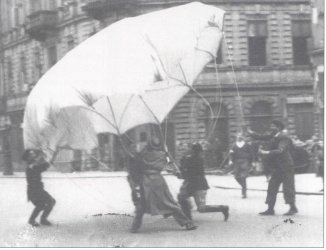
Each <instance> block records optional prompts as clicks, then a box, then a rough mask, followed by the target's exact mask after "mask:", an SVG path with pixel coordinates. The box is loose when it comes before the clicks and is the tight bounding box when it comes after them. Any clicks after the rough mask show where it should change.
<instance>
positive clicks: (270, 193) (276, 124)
mask: <svg viewBox="0 0 326 250" xmlns="http://www.w3.org/2000/svg"><path fill="white" fill-rule="evenodd" d="M283 129H284V124H283V123H282V122H281V121H278V120H273V121H272V123H271V127H270V130H271V133H270V134H266V135H260V134H256V133H255V132H253V131H251V130H248V133H249V135H250V136H251V137H253V138H255V139H260V140H268V141H269V142H270V150H262V149H260V150H259V153H260V154H261V155H262V156H263V157H266V158H268V159H270V162H272V164H273V166H272V168H273V169H272V170H271V171H272V172H271V178H270V181H269V183H268V190H267V197H266V202H265V203H266V204H268V209H267V210H266V211H264V212H261V213H260V215H274V214H275V212H274V206H275V203H276V197H277V193H278V190H279V187H280V185H281V184H282V183H283V193H284V199H285V203H286V204H289V205H290V209H289V211H288V212H287V213H285V214H284V215H293V214H295V213H297V212H298V209H297V207H296V206H295V185H294V164H293V159H292V156H291V154H290V150H291V147H293V145H292V140H291V139H290V138H289V137H288V136H287V135H286V134H285V133H284V132H282V131H283Z"/></svg>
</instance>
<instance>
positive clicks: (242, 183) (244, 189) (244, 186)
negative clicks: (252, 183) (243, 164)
mask: <svg viewBox="0 0 326 250" xmlns="http://www.w3.org/2000/svg"><path fill="white" fill-rule="evenodd" d="M235 179H236V181H237V182H238V183H239V184H240V186H241V193H242V196H246V195H247V180H246V178H244V177H240V176H237V177H235Z"/></svg>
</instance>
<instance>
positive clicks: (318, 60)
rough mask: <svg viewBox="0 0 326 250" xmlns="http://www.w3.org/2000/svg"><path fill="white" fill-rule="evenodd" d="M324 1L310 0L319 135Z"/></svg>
mask: <svg viewBox="0 0 326 250" xmlns="http://www.w3.org/2000/svg"><path fill="white" fill-rule="evenodd" d="M324 10H325V1H323V0H313V1H312V18H311V21H312V46H311V61H312V65H313V71H314V97H315V98H314V99H315V109H316V110H315V111H316V113H317V114H318V115H319V127H320V128H321V129H320V133H319V135H320V137H321V138H323V136H324V74H325V72H324V44H325V40H324V36H325V31H324V29H325V28H324V24H325V19H324V12H325V11H324Z"/></svg>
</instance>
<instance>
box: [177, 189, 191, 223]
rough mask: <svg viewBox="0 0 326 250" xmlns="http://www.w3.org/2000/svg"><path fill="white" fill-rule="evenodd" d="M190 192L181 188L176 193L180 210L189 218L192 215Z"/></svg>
mask: <svg viewBox="0 0 326 250" xmlns="http://www.w3.org/2000/svg"><path fill="white" fill-rule="evenodd" d="M190 196H191V195H190V194H188V192H186V190H185V189H183V188H181V189H180V193H179V194H178V202H179V204H180V206H181V209H182V212H183V213H184V214H185V215H186V216H187V217H188V218H189V219H190V220H191V219H192V215H191V204H190V201H189V198H190Z"/></svg>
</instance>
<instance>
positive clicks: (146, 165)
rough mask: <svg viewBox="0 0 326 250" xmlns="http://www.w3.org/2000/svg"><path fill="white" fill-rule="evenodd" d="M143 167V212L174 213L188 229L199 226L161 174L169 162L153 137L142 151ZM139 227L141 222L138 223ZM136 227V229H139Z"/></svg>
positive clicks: (176, 218) (155, 213)
mask: <svg viewBox="0 0 326 250" xmlns="http://www.w3.org/2000/svg"><path fill="white" fill-rule="evenodd" d="M140 155H141V160H142V163H141V169H142V192H143V197H144V198H143V212H144V213H148V214H151V215H163V216H165V217H167V216H169V215H172V216H173V217H174V219H175V220H176V221H177V223H178V224H179V225H180V226H182V227H185V228H186V229H187V230H194V229H196V228H197V226H195V225H194V224H193V222H192V220H190V219H189V218H188V217H187V216H186V215H184V213H183V212H182V210H181V208H180V206H179V204H178V203H177V202H176V201H175V199H174V198H173V196H172V194H171V192H170V190H169V187H168V185H167V183H166V181H165V179H164V178H163V176H162V175H161V171H162V170H163V169H164V167H165V166H166V165H167V164H168V161H167V155H166V153H165V152H164V151H162V150H161V146H160V142H159V140H158V139H157V138H153V139H152V140H151V141H150V143H149V144H148V145H147V147H146V148H145V149H144V150H143V151H142V152H141V153H140ZM138 225H139V227H140V225H141V224H138ZM139 227H138V228H134V229H135V231H136V230H138V229H139Z"/></svg>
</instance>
